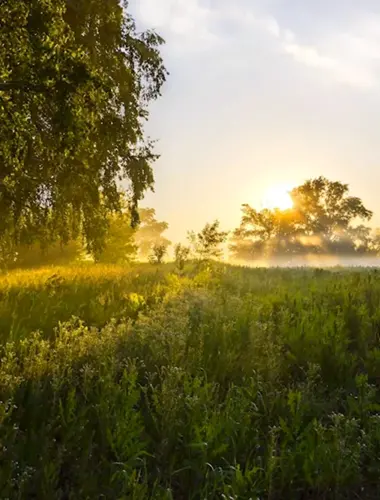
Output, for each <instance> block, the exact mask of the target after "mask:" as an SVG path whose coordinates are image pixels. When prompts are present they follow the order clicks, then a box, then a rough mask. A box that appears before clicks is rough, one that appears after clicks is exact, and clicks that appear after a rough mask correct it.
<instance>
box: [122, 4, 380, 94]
mask: <svg viewBox="0 0 380 500" xmlns="http://www.w3.org/2000/svg"><path fill="white" fill-rule="evenodd" d="M207 1H208V0H131V5H132V7H133V5H134V6H135V7H134V10H135V12H136V13H137V17H138V20H139V21H140V22H141V23H143V25H144V26H146V27H152V28H156V29H157V30H158V31H159V32H160V33H162V34H163V36H164V37H165V38H166V40H167V46H168V49H170V50H172V51H176V52H177V53H182V52H183V50H185V49H186V50H187V51H189V50H190V51H194V50H204V49H210V48H211V49H218V47H219V48H220V47H221V45H220V44H221V43H222V42H224V43H225V44H230V45H231V44H232V45H233V46H234V50H235V51H236V54H237V55H238V57H239V58H240V59H241V58H242V57H247V59H249V60H251V59H252V51H251V52H250V49H249V44H250V41H251V44H252V45H253V40H254V39H255V37H257V34H258V33H259V34H260V33H261V36H262V35H263V34H266V36H267V37H268V43H269V39H272V40H273V41H274V42H275V47H277V50H278V51H279V52H280V53H282V54H283V55H286V56H288V57H290V58H292V59H293V60H294V61H295V62H296V63H298V64H300V65H304V66H308V67H310V68H314V70H318V71H322V72H324V73H325V75H326V76H327V77H329V78H330V79H331V80H332V81H335V82H338V83H340V84H345V85H350V86H353V87H358V88H364V89H368V88H371V87H374V86H376V85H377V84H378V82H379V80H380V18H376V16H373V15H368V14H366V15H364V16H362V17H361V18H360V19H355V20H354V21H351V23H352V24H351V25H350V26H346V27H345V30H344V31H343V32H341V30H342V29H343V28H342V26H337V29H336V31H335V32H333V33H330V34H329V33H327V32H326V33H325V34H324V35H323V36H321V35H319V36H318V37H317V38H316V39H314V40H312V42H310V41H307V42H306V41H303V40H302V39H301V37H300V36H299V35H297V33H295V32H294V31H292V30H291V29H288V27H286V26H285V27H283V26H281V25H280V22H279V21H278V19H277V18H276V17H275V16H273V15H272V14H270V13H266V14H265V13H263V10H262V9H261V10H257V8H258V6H260V2H259V1H257V2H255V3H254V6H255V7H252V3H248V2H245V1H244V0H236V1H235V2H233V3H231V2H229V1H227V0H217V1H215V2H214V3H212V2H210V1H208V3H206V2H207ZM262 4H263V2H261V6H262ZM211 5H213V6H212V7H211ZM264 5H265V4H264ZM310 23H311V26H312V23H313V19H310ZM230 26H234V27H235V30H234V35H233V38H232V37H231V36H229V35H228V34H227V33H224V32H223V30H225V29H226V27H227V29H228V27H230ZM310 31H311V35H312V29H311V30H310ZM272 43H273V42H272ZM239 47H240V48H242V47H244V49H245V50H246V49H247V47H248V51H246V52H244V50H243V49H242V50H239ZM269 47H270V45H269ZM229 50H230V47H229ZM225 63H227V61H225Z"/></svg>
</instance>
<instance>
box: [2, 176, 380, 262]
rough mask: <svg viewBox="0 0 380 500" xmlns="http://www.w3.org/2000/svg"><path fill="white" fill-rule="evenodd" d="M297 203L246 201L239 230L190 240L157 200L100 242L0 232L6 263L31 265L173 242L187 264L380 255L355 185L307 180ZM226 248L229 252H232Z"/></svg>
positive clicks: (147, 257)
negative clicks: (179, 239)
mask: <svg viewBox="0 0 380 500" xmlns="http://www.w3.org/2000/svg"><path fill="white" fill-rule="evenodd" d="M290 196H291V198H292V201H293V206H292V208H289V209H286V210H280V209H273V210H270V209H267V208H266V209H263V210H257V209H255V208H253V207H251V206H250V205H248V204H244V205H242V216H241V223H240V226H239V227H238V228H236V229H235V230H234V231H222V230H221V229H220V223H219V221H214V222H213V223H208V224H206V225H205V226H204V228H203V229H202V230H201V231H199V232H194V231H191V232H188V237H187V243H186V244H185V243H177V244H176V245H172V242H171V241H170V240H169V239H168V238H167V237H166V236H165V232H166V231H167V229H168V228H169V224H168V223H167V222H165V221H159V220H157V218H156V213H155V210H154V209H153V208H144V209H140V210H139V220H140V222H139V224H138V226H136V227H133V225H132V223H131V220H132V216H131V211H130V207H129V204H128V203H127V202H126V201H125V200H124V201H122V202H120V203H121V205H122V206H123V208H122V209H121V210H120V211H118V212H115V213H113V214H110V215H109V217H108V220H107V231H106V232H105V235H104V240H103V242H102V246H101V247H97V248H95V249H91V247H89V246H88V245H87V243H86V241H85V239H84V238H83V237H77V238H76V239H73V240H70V241H68V242H66V243H64V242H63V241H62V240H61V239H59V238H57V239H56V240H55V241H53V240H47V239H44V240H41V241H40V242H35V243H33V244H25V243H23V244H20V243H19V244H15V243H14V242H12V241H9V240H4V239H2V240H1V239H0V259H1V261H2V264H3V267H8V268H9V267H20V266H24V267H28V266H33V265H40V264H44V263H45V264H46V263H47V264H53V263H55V264H56V263H68V262H74V261H80V260H89V259H92V260H94V261H95V262H103V263H118V264H125V263H130V262H134V261H136V260H139V261H150V262H152V263H157V264H160V263H162V262H163V261H164V259H165V258H167V257H168V249H169V247H171V246H172V247H173V251H172V259H174V260H175V261H176V262H177V264H178V266H179V268H180V269H183V267H184V265H185V263H186V261H188V260H189V259H197V260H209V259H218V258H220V257H221V256H222V254H223V253H224V252H225V253H228V255H229V257H231V258H233V259H234V260H239V261H255V260H262V259H266V260H270V259H278V258H287V259H288V258H292V257H302V256H305V255H313V256H323V255H335V256H340V257H350V256H377V255H378V254H379V253H380V231H379V230H376V229H372V228H371V227H370V226H368V225H366V224H365V222H369V221H370V219H371V218H372V215H373V214H372V212H371V211H370V210H368V209H367V208H366V207H365V206H364V204H363V202H362V200H361V199H360V198H358V197H354V196H350V195H349V187H348V185H347V184H343V183H341V182H338V181H330V180H328V179H326V178H324V177H319V178H317V179H312V180H308V181H306V182H305V183H304V184H302V185H301V186H298V187H296V188H294V189H293V190H292V191H291V192H290ZM226 251H227V252H226Z"/></svg>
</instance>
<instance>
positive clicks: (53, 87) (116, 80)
mask: <svg viewBox="0 0 380 500" xmlns="http://www.w3.org/2000/svg"><path fill="white" fill-rule="evenodd" d="M161 43H162V39H161V38H160V37H159V36H158V35H157V34H155V33H154V32H151V31H146V32H144V33H137V31H136V26H135V23H134V20H133V19H132V17H131V15H130V14H129V13H128V4H127V2H125V1H124V2H122V3H120V2H119V0H75V1H74V0H44V1H42V0H29V1H20V0H7V1H6V2H2V3H1V5H0V123H1V125H0V213H1V215H2V217H1V221H0V231H1V232H2V233H4V232H7V233H8V237H9V238H11V239H12V240H21V239H23V240H30V239H41V238H42V237H45V236H46V234H41V231H40V228H47V229H49V231H52V232H55V233H56V234H58V235H59V237H60V238H61V239H62V241H64V242H66V241H69V240H70V239H72V238H73V237H76V235H78V234H79V233H80V232H82V233H83V234H84V235H85V237H86V240H87V242H88V245H89V249H90V250H91V249H94V248H95V250H97V249H98V247H99V246H101V244H100V243H99V242H100V241H101V239H102V237H104V236H105V233H106V230H107V217H108V213H109V211H114V210H117V209H119V198H120V197H119V191H120V181H123V180H124V181H125V182H127V184H128V191H129V195H130V206H131V213H132V223H135V222H137V211H136V207H137V203H138V201H139V200H140V199H141V198H142V196H143V193H144V191H145V190H146V189H147V188H151V187H152V186H153V174H152V168H151V164H152V161H153V160H154V159H155V155H154V152H153V149H152V143H151V142H150V141H149V140H146V139H145V137H144V130H143V123H144V120H145V119H146V118H147V116H148V113H147V105H148V103H149V102H150V101H151V100H152V99H155V98H157V96H158V95H159V93H160V89H161V86H162V84H163V83H164V80H165V76H166V72H165V69H164V67H163V63H162V59H161V56H160V52H159V47H160V45H161ZM45 232H47V231H45Z"/></svg>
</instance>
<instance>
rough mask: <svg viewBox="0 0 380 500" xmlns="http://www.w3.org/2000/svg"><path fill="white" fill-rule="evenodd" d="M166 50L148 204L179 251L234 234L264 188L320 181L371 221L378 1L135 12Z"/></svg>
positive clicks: (148, 2) (378, 96)
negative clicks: (211, 223)
mask: <svg viewBox="0 0 380 500" xmlns="http://www.w3.org/2000/svg"><path fill="white" fill-rule="evenodd" d="M130 7H131V10H132V12H133V13H134V15H135V16H136V17H137V20H138V25H139V27H141V29H143V28H152V27H154V28H155V29H156V30H157V31H158V32H159V33H160V34H161V35H162V36H163V37H164V38H165V39H166V46H165V48H164V50H163V55H164V60H165V64H166V66H167V68H168V70H169V71H170V78H169V79H168V82H167V84H166V86H165V88H164V92H163V98H161V99H160V100H159V101H158V102H157V103H156V104H155V105H154V106H153V107H152V108H151V111H152V113H151V119H150V121H149V124H148V126H147V131H148V132H149V135H151V136H152V138H155V139H158V140H159V142H158V144H157V151H158V152H159V153H160V154H161V159H160V160H159V161H158V163H157V164H156V167H155V175H156V188H155V190H156V193H157V194H148V195H147V197H146V199H145V202H144V204H145V205H146V206H154V207H155V208H156V211H157V214H158V216H159V218H161V219H164V220H167V221H168V222H169V226H170V230H169V232H168V236H169V237H170V238H172V239H177V240H178V239H181V238H183V237H184V236H185V234H186V231H187V229H189V228H194V229H196V230H197V229H199V228H201V227H202V226H203V224H204V223H205V222H206V220H212V219H214V218H219V219H220V221H221V226H222V227H225V228H226V229H232V228H234V227H236V226H237V225H238V224H239V218H240V205H241V204H242V203H250V204H252V205H253V206H257V207H260V204H262V201H263V198H264V197H265V193H266V192H267V190H268V189H270V188H271V186H273V185H278V184H281V185H283V184H291V185H296V184H300V183H302V182H303V181H304V180H305V179H307V178H311V177H315V176H318V175H324V176H326V177H328V178H331V179H337V180H339V179H343V180H344V181H345V182H348V183H349V184H350V185H351V186H352V188H353V191H354V192H355V194H356V195H357V196H360V197H362V198H363V200H364V202H365V203H366V205H367V206H368V207H369V208H370V209H371V210H373V211H374V212H375V217H374V220H373V221H372V224H373V225H379V223H380V219H379V215H378V214H379V213H380V207H379V203H378V186H379V184H380V170H379V168H378V165H379V146H378V131H379V128H380V114H379V112H378V109H379V104H380V87H379V77H380V5H379V4H378V2H375V1H369V0H367V1H362V2H360V3H359V2H355V1H353V0H334V2H330V1H328V0H321V1H320V2H304V1H301V0H295V1H292V2H285V1H284V0H269V1H263V0H262V1H248V0H236V1H235V2H227V1H226V0H214V1H207V0H132V1H131V2H130Z"/></svg>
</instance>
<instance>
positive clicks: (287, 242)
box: [231, 177, 375, 259]
mask: <svg viewBox="0 0 380 500" xmlns="http://www.w3.org/2000/svg"><path fill="white" fill-rule="evenodd" d="M291 197H292V200H293V207H292V208H291V209H288V210H284V211H281V210H278V209H275V210H269V209H264V210H261V211H258V210H255V209H254V208H252V207H250V206H249V205H243V208H242V212H243V214H242V219H241V224H240V227H239V228H238V229H236V230H235V232H234V234H233V238H232V244H231V250H232V253H233V254H234V256H235V257H237V258H239V259H255V258H260V257H266V258H267V257H271V256H276V257H277V256H289V255H302V254H310V253H318V254H331V253H335V254H357V253H361V254H363V253H370V252H372V251H374V248H375V245H374V243H373V241H372V239H371V230H370V228H368V227H367V226H365V225H363V224H361V223H360V224H358V222H360V221H366V220H370V219H371V217H372V212H371V211H370V210H368V209H367V208H366V207H365V206H364V204H363V202H362V200H361V199H360V198H358V197H354V196H350V195H349V187H348V185H347V184H343V183H341V182H333V181H329V180H328V179H326V178H324V177H319V178H317V179H312V180H308V181H306V182H305V183H304V184H302V185H301V186H298V187H296V188H294V189H293V190H292V192H291Z"/></svg>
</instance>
